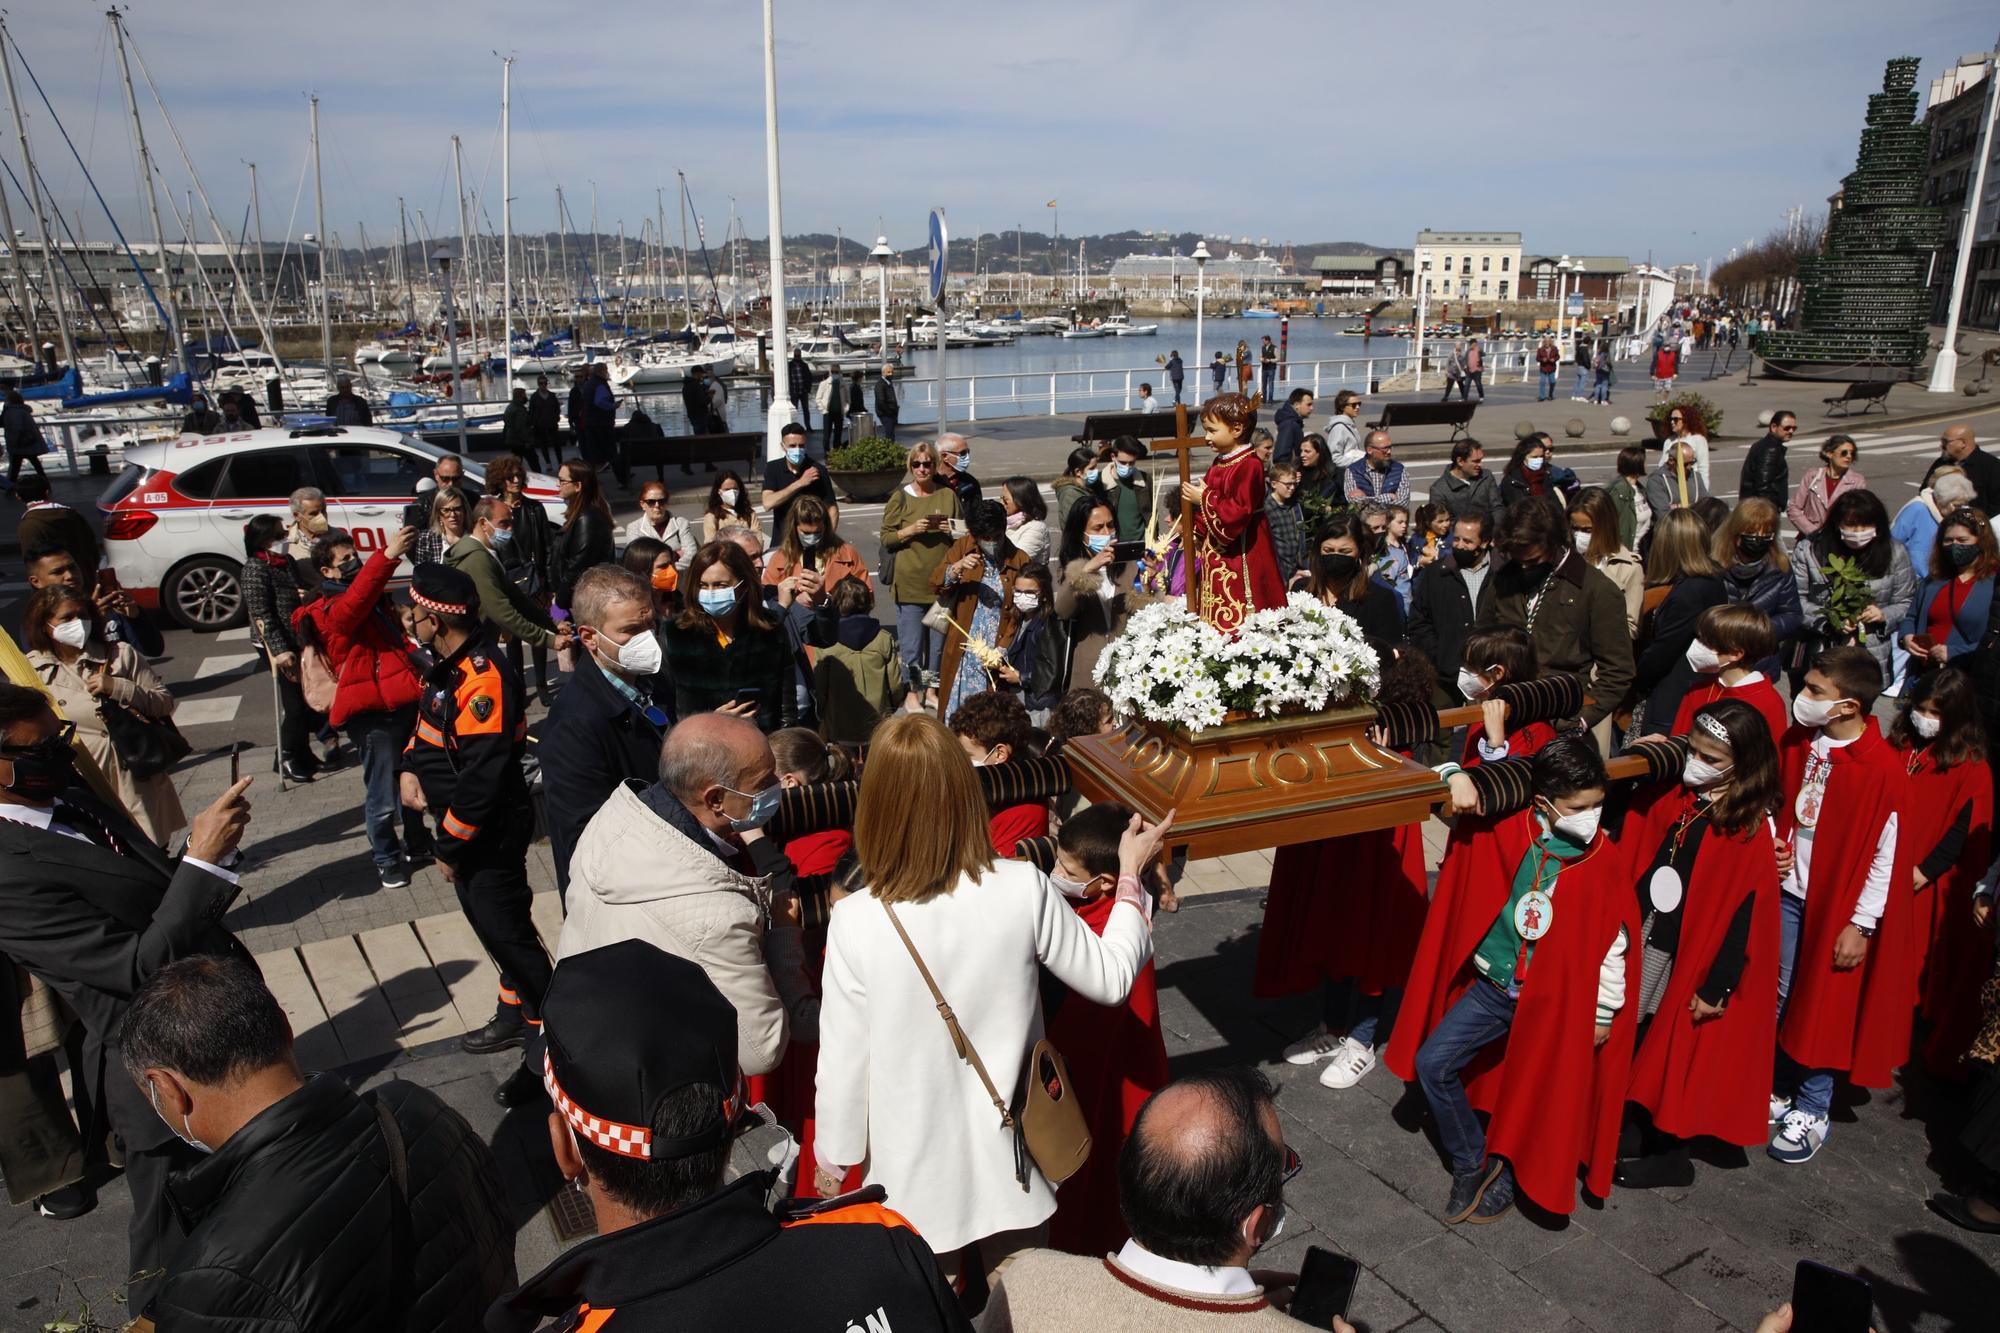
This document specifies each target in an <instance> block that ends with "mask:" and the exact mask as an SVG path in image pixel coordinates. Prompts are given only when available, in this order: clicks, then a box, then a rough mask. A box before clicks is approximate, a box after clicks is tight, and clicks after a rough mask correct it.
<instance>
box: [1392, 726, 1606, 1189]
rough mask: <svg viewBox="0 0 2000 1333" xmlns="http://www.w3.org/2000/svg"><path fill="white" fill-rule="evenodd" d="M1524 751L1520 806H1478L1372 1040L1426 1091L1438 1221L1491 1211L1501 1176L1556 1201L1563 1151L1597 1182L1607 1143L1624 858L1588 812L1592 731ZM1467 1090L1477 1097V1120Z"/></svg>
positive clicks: (1568, 1180) (1568, 1177)
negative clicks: (1455, 869) (1394, 1003)
mask: <svg viewBox="0 0 2000 1333" xmlns="http://www.w3.org/2000/svg"><path fill="white" fill-rule="evenodd" d="M1508 762H1511V763H1518V762H1520V761H1508ZM1528 762H1529V763H1530V764H1531V765H1532V772H1533V780H1534V797H1533V807H1532V808H1531V809H1529V810H1527V811H1524V812H1521V813H1518V814H1511V815H1506V816H1499V817H1489V818H1487V819H1486V820H1484V821H1481V826H1480V827H1479V829H1478V831H1477V832H1474V833H1472V834H1471V835H1470V836H1468V837H1467V838H1466V839H1465V840H1464V842H1463V843H1462V844H1461V846H1460V849H1459V853H1458V854H1459V855H1460V856H1461V857H1462V858H1464V859H1465V860H1466V861H1467V862H1468V863H1469V864H1468V873H1465V874H1463V875H1459V876H1455V877H1453V878H1452V879H1451V880H1450V881H1446V880H1444V879H1443V878H1440V880H1439V884H1438V896H1437V899H1436V901H1435V902H1434V903H1433V904H1432V911H1431V913H1430V916H1429V918H1428V919H1427V920H1426V921H1425V923H1424V934H1423V939H1422V942H1421V943H1420V944H1419V945H1418V948H1417V958H1416V962H1415V964H1414V965H1413V966H1412V967H1411V969H1410V976H1409V981H1408V983H1407V986H1406V997H1407V998H1406V1003H1405V1005H1404V1011H1403V1014H1402V1016H1401V1019H1400V1021H1399V1022H1398V1023H1397V1024H1396V1031H1395V1033H1394V1035H1393V1036H1391V1038H1390V1039H1389V1049H1388V1051H1387V1052H1386V1053H1385V1055H1384V1058H1385V1059H1386V1060H1387V1061H1388V1064H1389V1068H1390V1069H1392V1070H1393V1071H1395V1073H1396V1074H1397V1075H1398V1076H1400V1077H1402V1078H1404V1079H1411V1078H1414V1079H1415V1080H1416V1081H1417V1082H1419V1083H1420V1084H1422V1086H1423V1090H1424V1096H1425V1097H1426V1098H1427V1099H1428V1100H1429V1102H1430V1106H1431V1112H1432V1115H1433V1116H1434V1117H1435V1118H1436V1120H1437V1126H1438V1139H1439V1142H1440V1144H1441V1145H1442V1146H1443V1148H1444V1152H1445V1156H1446V1158H1447V1159H1448V1161H1449V1162H1450V1165H1451V1174H1452V1183H1451V1194H1450V1197H1449V1199H1448V1201H1447V1203H1446V1205H1445V1212H1444V1220H1445V1221H1446V1222H1451V1223H1457V1222H1464V1221H1471V1222H1474V1223H1481V1222H1491V1221H1494V1220H1496V1219H1498V1218H1499V1217H1500V1216H1502V1215H1503V1214H1504V1213H1506V1212H1507V1210H1508V1209H1509V1208H1511V1207H1512V1206H1513V1198H1514V1191H1515V1189H1516V1187H1518V1188H1519V1189H1520V1191H1521V1192H1522V1193H1524V1194H1526V1195H1527V1196H1528V1197H1529V1198H1530V1199H1533V1200H1534V1201H1535V1203H1537V1204H1538V1205H1540V1206H1541V1207H1543V1208H1545V1209H1547V1210H1549V1211H1550V1212H1554V1213H1569V1212H1571V1211H1573V1210H1574V1209H1575V1207H1576V1178H1577V1172H1578V1169H1579V1167H1582V1168H1584V1169H1585V1170H1586V1171H1587V1173H1588V1174H1587V1177H1586V1182H1585V1183H1586V1184H1587V1186H1588V1187H1589V1189H1590V1191H1591V1192H1592V1193H1593V1194H1597V1195H1600V1196H1602V1195H1604V1194H1606V1193H1608V1192H1609V1190H1610V1187H1611V1171H1612V1164H1613V1161H1614V1159H1615V1157H1616V1155H1617V1146H1618V1121H1619V1112H1620V1110H1621V1109H1622V1107H1623V1105H1624V1100H1625V1086H1626V1080H1627V1075H1628V1072H1629V1069H1630V1063H1631V1058H1632V1031H1633V1020H1632V1006H1631V1005H1629V1004H1628V1003H1626V995H1627V993H1628V991H1629V989H1630V988H1631V984H1632V983H1633V982H1634V980H1635V978H1633V976H1632V974H1631V957H1630V955H1629V953H1628V952H1627V950H1626V942H1627V941H1628V940H1629V939H1630V938H1631V936H1632V933H1633V932H1634V931H1636V929H1637V925H1638V922H1637V920H1636V917H1635V914H1634V912H1633V910H1632V889H1631V879H1630V866H1629V864H1628V863H1627V860H1626V858H1625V856H1624V855H1623V854H1622V853H1621V852H1620V850H1619V848H1618V847H1617V846H1616V845H1615V844H1614V843H1612V842H1611V841H1610V840H1609V839H1607V838H1605V837H1604V835H1603V834H1602V833H1600V832H1599V831H1598V828H1597V823H1598V819H1599V817H1600V815H1601V814H1602V812H1603V802H1604V794H1605V783H1606V778H1605V773H1604V761H1603V759H1602V758H1600V757H1599V756H1598V753H1597V750H1596V748H1595V746H1593V745H1592V744H1591V742H1590V741H1589V740H1588V739H1587V738H1578V737H1567V736H1566V737H1559V738H1558V739H1556V740H1555V741H1553V742H1551V743H1550V744H1549V745H1547V746H1544V747H1543V748H1542V750H1541V752H1540V753H1539V754H1537V755H1536V756H1535V757H1534V759H1533V760H1531V761H1528ZM1465 822H1466V823H1467V824H1471V823H1473V822H1474V821H1473V820H1472V819H1470V818H1468V819H1467V820H1466V821H1465ZM1475 1107H1477V1108H1479V1109H1481V1110H1486V1111H1489V1112H1491V1123H1490V1125H1489V1126H1488V1127H1487V1128H1486V1129H1485V1130H1482V1129H1481V1128H1480V1124H1479V1120H1478V1117H1477V1116H1475V1115H1474V1114H1473V1110H1474V1108H1475Z"/></svg>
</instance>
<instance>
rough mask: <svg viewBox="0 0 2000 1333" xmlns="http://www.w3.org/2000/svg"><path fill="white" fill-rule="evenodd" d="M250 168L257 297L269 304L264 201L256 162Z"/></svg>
mask: <svg viewBox="0 0 2000 1333" xmlns="http://www.w3.org/2000/svg"><path fill="white" fill-rule="evenodd" d="M247 165H248V166H249V168H250V215H251V217H252V218H253V219H254V220H255V221H256V224H257V299H258V300H259V301H263V302H265V303H266V304H269V302H270V300H271V287H270V283H269V280H268V279H267V278H266V277H265V274H264V201H263V199H262V198H260V197H259V196H258V194H257V164H256V163H255V162H251V163H248V164H247Z"/></svg>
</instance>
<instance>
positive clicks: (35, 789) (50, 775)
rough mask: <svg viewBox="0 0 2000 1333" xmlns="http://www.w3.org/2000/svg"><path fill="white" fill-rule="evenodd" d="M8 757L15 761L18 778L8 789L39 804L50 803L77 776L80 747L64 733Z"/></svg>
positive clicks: (15, 773)
mask: <svg viewBox="0 0 2000 1333" xmlns="http://www.w3.org/2000/svg"><path fill="white" fill-rule="evenodd" d="M5 757H6V758H8V759H11V760H13V762H14V781H13V782H12V783H11V784H9V785H8V787H7V790H8V791H10V792H13V793H14V794H15V795H16V796H18V797H20V798H21V799H22V800H24V801H31V802H33V803H34V804H36V805H47V804H48V803H49V802H50V801H53V800H54V799H55V798H56V797H57V796H59V795H61V794H62V793H63V792H64V791H66V790H68V788H69V785H70V783H72V782H74V781H75V780H76V751H75V750H74V749H72V748H71V747H70V743H69V742H68V741H66V740H64V739H63V738H62V737H60V736H51V737H50V738H49V739H47V740H45V741H43V742H41V743H40V744H39V745H32V746H29V747H28V748H26V749H22V750H15V751H13V752H12V753H10V754H8V755H6V756H5Z"/></svg>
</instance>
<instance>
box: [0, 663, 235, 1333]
mask: <svg viewBox="0 0 2000 1333" xmlns="http://www.w3.org/2000/svg"><path fill="white" fill-rule="evenodd" d="M73 730H74V726H73V724H69V723H58V722H57V721H56V715H55V713H54V711H53V710H51V709H50V707H49V703H48V696H46V695H44V694H43V693H42V692H41V691H40V690H36V689H29V688H27V687H25V686H21V685H13V684H6V683H0V967H7V968H12V967H13V966H14V965H15V964H19V965H20V966H21V967H24V968H26V969H27V970H28V972H29V973H31V974H32V975H34V976H36V977H39V978H41V980H42V981H43V982H44V983H46V984H47V985H48V987H49V988H50V989H51V990H53V991H55V992H56V994H57V995H59V996H61V997H62V1000H63V1002H64V1003H65V1004H67V1005H68V1006H69V1008H70V1010H71V1011H72V1012H74V1013H75V1014H76V1016H77V1018H78V1019H79V1020H81V1021H82V1024H83V1054H82V1059H81V1061H80V1062H79V1064H78V1066H77V1069H76V1074H77V1078H78V1080H79V1088H80V1095H79V1097H78V1101H79V1103H80V1104H83V1105H85V1106H86V1107H87V1108H88V1110H87V1114H86V1115H85V1116H83V1117H80V1119H81V1121H82V1122H83V1123H86V1124H92V1123H94V1124H96V1125H99V1126H102V1125H105V1124H106V1122H107V1121H108V1123H109V1127H110V1130H111V1132H112V1133H114V1134H115V1135H117V1138H118V1141H119V1142H120V1143H121V1144H122V1145H123V1147H124V1152H125V1181H126V1184H127V1186H128V1187H129V1188H130V1190H131V1193H132V1220H131V1224H130V1227H129V1233H128V1234H129V1240H130V1246H131V1249H130V1254H129V1256H128V1258H127V1261H126V1271H127V1272H129V1273H132V1274H152V1273H154V1272H155V1271H156V1270H158V1269H159V1268H161V1267H163V1266H164V1265H165V1264H167V1263H168V1262H169V1261H170V1260H171V1258H172V1256H173V1251H174V1247H175V1246H176V1244H177V1243H178V1242H179V1238H180V1235H181V1231H180V1227H179V1225H178V1223H177V1222H176V1221H175V1219H174V1216H173V1211H172V1209H171V1208H170V1207H169V1206H168V1203H167V1176H168V1173H169V1172H170V1171H172V1170H173V1169H174V1168H176V1167H180V1166H186V1165H190V1164H191V1163H193V1162H194V1161H195V1160H196V1157H195V1150H194V1149H192V1148H191V1147H189V1146H187V1145H185V1144H183V1142H182V1141H181V1139H180V1137H179V1136H178V1135H177V1134H175V1133H173V1132H171V1131H169V1129H168V1128H167V1124H166V1122H165V1121H164V1120H162V1119H161V1117H160V1113H159V1112H158V1111H156V1110H155V1109H154V1108H153V1106H152V1105H151V1104H150V1103H149V1101H148V1100H147V1098H146V1097H145V1096H144V1095H143V1094H142V1093H141V1092H140V1091H139V1089H138V1088H136V1087H135V1086H134V1085H133V1083H132V1080H130V1079H129V1078H126V1077H125V1076H124V1075H123V1074H122V1073H120V1072H119V1071H118V1070H117V1068H116V1067H115V1064H113V1063H111V1062H113V1061H115V1060H116V1058H117V1057H116V1054H115V1049H114V1048H115V1047H116V1046H117V1044H118V1033H119V1029H120V1027H121V1026H122V1025H123V1024H124V1022H125V1016H126V1011H127V1009H128V1008H129V1007H130V1004H131V998H132V993H133V992H134V991H136V990H137V989H138V988H139V986H140V985H141V984H142V983H143V982H144V981H145V980H146V979H147V978H148V977H150V976H151V975H152V974H153V973H154V972H156V971H158V970H159V969H160V968H162V967H164V966H166V965H167V964H168V963H170V962H173V961H174V960H175V959H177V958H183V957H186V956H187V955H189V954H196V953H207V954H226V955H232V956H236V957H240V958H243V959H245V960H246V961H247V960H248V959H249V956H250V955H249V954H248V952H247V951H245V950H244V948H243V946H242V945H241V944H239V943H238V942H237V940H236V937H235V936H233V935H231V934H230V933H229V932H228V931H226V930H224V929H223V928H222V926H221V924H220V923H221V921H222V914H223V913H224V912H226V911H227V910H229V905H230V904H231V903H232V902H234V901H235V899H236V895H237V893H238V886H237V882H236V876H235V875H233V874H231V873H230V872H229V871H227V870H224V869H222V862H223V861H225V860H227V859H228V858H229V854H230V853H231V852H233V851H234V850H235V849H236V844H237V842H238V841H239V840H240V839H241V838H242V836H243V830H244V828H245V827H246V826H247V825H248V823H249V822H250V806H249V804H248V803H247V802H246V801H244V799H243V792H244V789H245V788H247V787H248V786H249V785H250V779H248V778H245V779H243V780H242V781H241V782H239V783H237V784H236V785H234V786H232V787H230V788H229V789H228V790H227V791H225V792H224V793H223V794H222V796H221V797H220V798H218V799H217V801H216V802H215V804H214V805H211V806H210V807H209V808H208V809H206V810H204V811H202V812H201V813H200V814H198V815H196V816H195V818H194V825H193V828H192V829H191V831H190V832H189V834H188V843H187V850H186V851H185V852H184V853H183V854H182V856H181V857H180V859H179V860H178V861H169V860H168V859H167V858H166V856H165V855H164V854H162V853H161V851H160V850H159V848H158V847H156V846H155V845H154V844H153V842H152V840H151V839H149V838H148V837H147V836H146V835H145V834H144V833H141V832H140V831H139V828H138V826H137V825H135V824H133V823H132V822H131V820H129V819H127V818H126V817H125V815H124V813H123V812H122V811H119V810H117V809H115V808H114V807H113V806H111V805H109V804H106V803H104V802H101V801H99V800H97V799H96V798H95V797H94V796H93V795H91V792H90V789H89V788H88V787H86V786H85V785H84V783H83V782H82V781H80V780H79V779H78V777H77V774H76V751H75V750H74V749H72V748H71V744H70V740H69V735H70V733H71V732H72V731H73ZM13 1092H14V1089H12V1088H4V1089H0V1094H7V1095H11V1094H12V1093H13ZM14 1109H15V1108H14V1107H12V1106H11V1105H6V1104H5V1103H4V1102H0V1110H6V1111H8V1112H10V1113H11V1112H12V1111H13V1110H14ZM189 1137H193V1138H198V1137H199V1135H193V1134H190V1136H189ZM155 1281H156V1278H155V1277H152V1276H137V1277H135V1278H134V1279H133V1281H132V1284H131V1287H130V1293H131V1295H130V1297H129V1300H130V1308H131V1309H132V1310H134V1311H138V1310H140V1309H143V1308H144V1307H145V1303H146V1301H147V1299H148V1298H150V1296H151V1295H152V1290H153V1286H154V1283H155Z"/></svg>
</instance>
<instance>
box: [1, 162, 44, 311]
mask: <svg viewBox="0 0 2000 1333" xmlns="http://www.w3.org/2000/svg"><path fill="white" fill-rule="evenodd" d="M0 226H4V227H5V228H6V229H7V234H6V237H5V238H4V241H5V243H6V244H8V245H11V246H12V247H13V251H14V266H13V268H12V269H11V270H10V271H9V272H8V274H7V285H8V287H9V288H11V289H12V291H13V294H14V305H15V308H17V309H18V310H20V312H21V317H22V318H23V319H25V320H27V321H28V327H27V328H26V329H25V330H24V331H23V332H22V335H21V336H22V337H24V338H26V339H27V340H28V343H29V345H30V346H33V345H34V341H35V325H36V323H37V320H36V318H35V285H34V284H33V283H31V282H29V281H28V266H27V264H26V262H25V261H24V260H23V259H22V257H21V247H20V245H19V244H17V243H16V242H15V241H14V210H13V208H11V207H10V206H9V205H8V203H7V192H6V191H5V190H0Z"/></svg>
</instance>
